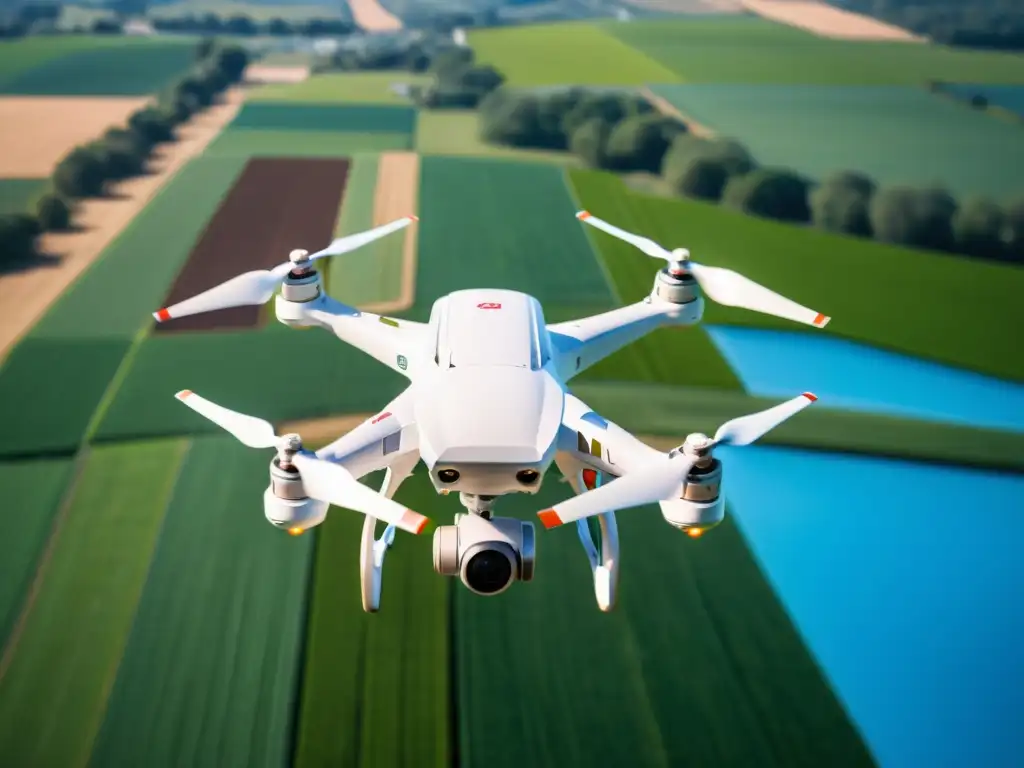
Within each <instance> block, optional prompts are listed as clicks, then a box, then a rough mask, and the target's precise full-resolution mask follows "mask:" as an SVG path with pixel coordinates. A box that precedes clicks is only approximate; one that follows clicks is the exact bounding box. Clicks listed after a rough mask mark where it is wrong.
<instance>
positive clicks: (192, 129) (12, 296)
mask: <svg viewBox="0 0 1024 768" xmlns="http://www.w3.org/2000/svg"><path fill="white" fill-rule="evenodd" d="M242 98H243V96H242V92H241V91H240V90H231V91H229V92H228V93H227V94H226V95H225V98H224V102H223V103H222V104H218V105H216V106H214V107H212V108H210V109H208V110H207V111H206V112H204V113H202V114H200V115H199V116H197V117H196V118H195V119H194V120H192V121H191V122H189V123H188V124H187V125H183V126H180V127H179V128H178V141H177V142H175V143H174V144H168V145H165V146H164V147H162V148H161V150H160V151H159V153H158V154H157V155H156V157H154V158H153V159H152V160H151V161H150V164H149V170H150V173H149V175H147V176H140V177H139V178H135V179H129V180H127V181H124V182H121V183H119V184H117V185H114V186H113V188H112V190H111V191H112V192H113V195H111V196H110V197H108V198H105V199H102V200H86V201H83V202H82V203H80V204H79V207H78V210H77V212H76V214H75V223H76V225H77V227H78V229H77V230H76V231H74V232H69V233H61V234H57V233H49V234H46V235H44V236H43V237H42V238H40V249H41V250H42V251H43V252H44V253H46V254H49V255H51V256H54V257H56V258H57V259H59V261H58V262H57V263H56V265H55V266H51V267H40V268H38V269H32V270H27V271H24V272H18V273H12V274H6V275H0V359H3V358H4V357H5V356H6V355H7V353H8V352H9V351H10V349H11V348H12V347H13V346H14V344H15V343H17V341H18V340H19V339H20V338H21V337H22V335H24V334H25V333H27V332H28V330H29V329H30V328H31V327H32V326H33V325H34V324H35V322H36V321H37V320H38V319H39V318H40V317H42V316H43V313H45V312H46V310H47V309H48V308H49V307H50V305H51V304H52V303H53V302H54V301H56V300H57V298H58V297H59V296H60V295H61V294H62V293H64V291H65V290H66V289H67V287H68V286H69V285H71V283H73V282H74V281H75V280H76V279H77V278H78V276H79V275H80V274H82V273H83V272H84V271H85V270H86V269H87V268H88V267H89V265H90V264H92V262H93V261H95V260H96V258H97V257H98V256H99V255H100V254H101V253H102V252H103V249H104V248H106V247H107V245H109V244H110V243H111V242H113V240H114V238H116V237H117V236H118V234H120V232H121V230H123V229H124V228H125V227H126V226H127V225H128V223H129V222H130V221H131V220H132V219H133V218H134V217H135V216H136V214H138V212H139V211H141V210H142V208H143V207H144V206H145V205H146V204H147V203H148V202H149V201H150V200H151V199H152V198H153V196H154V195H156V193H157V192H158V191H159V190H160V189H161V188H162V187H163V186H164V184H166V183H167V182H168V181H169V180H170V179H171V178H172V177H173V176H174V175H175V174H176V173H177V172H178V171H179V170H180V169H181V168H182V167H183V166H184V165H185V164H186V163H187V162H188V161H189V160H191V159H192V158H193V157H195V156H196V155H198V154H200V153H201V152H202V151H203V150H204V149H205V148H206V146H207V145H208V144H209V143H210V142H211V141H213V139H214V137H215V136H216V135H217V134H218V133H220V131H221V129H223V128H224V126H226V125H227V124H228V123H230V122H231V121H232V120H233V119H234V117H235V115H236V114H237V112H238V108H239V107H240V106H241V103H242ZM4 125H5V126H6V123H5V124H4ZM109 125H110V124H109V123H108V124H106V125H103V126H102V127H100V128H98V129H96V130H95V131H94V133H92V134H90V135H89V138H92V137H93V136H98V135H100V134H101V133H102V132H103V131H104V130H105V129H106V128H108V127H109ZM3 130H4V129H3V128H0V131H3ZM4 147H5V149H6V145H4ZM48 173H49V172H47V175H48Z"/></svg>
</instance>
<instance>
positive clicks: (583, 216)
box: [576, 211, 675, 261]
mask: <svg viewBox="0 0 1024 768" xmlns="http://www.w3.org/2000/svg"><path fill="white" fill-rule="evenodd" d="M576 218H577V219H579V220H580V221H584V222H586V223H587V224H589V225H590V226H592V227H596V228H597V229H600V230H601V231H602V232H607V233H608V234H609V235H611V236H612V237H617V238H619V240H624V241H625V242H627V243H629V244H630V245H634V246H636V247H637V248H639V249H640V250H641V251H643V252H644V253H646V254H647V255H648V256H653V257H654V258H656V259H664V260H665V261H675V257H673V256H672V254H671V253H670V252H669V251H667V250H665V249H664V248H662V247H661V246H660V245H658V244H657V243H656V242H654V241H653V240H651V239H649V238H646V237H640V236H639V235H634V234H633V233H632V232H627V231H626V230H624V229H619V228H618V227H615V226H612V225H611V224H609V223H608V222H607V221H604V220H602V219H599V218H597V216H594V215H593V214H592V213H590V211H577V212H576Z"/></svg>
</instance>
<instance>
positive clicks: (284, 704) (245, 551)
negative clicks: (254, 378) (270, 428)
mask: <svg viewBox="0 0 1024 768" xmlns="http://www.w3.org/2000/svg"><path fill="white" fill-rule="evenodd" d="M266 483H267V456H266V455H265V454H264V453H263V452H261V451H254V450H252V449H250V448H246V447H244V446H242V445H240V444H239V443H238V442H237V441H235V439H234V438H232V437H223V436H217V437H212V438H197V439H195V440H193V441H192V443H191V447H190V448H189V450H188V453H187V454H186V457H185V460H184V463H183V465H182V468H181V472H180V476H179V477H178V480H177V483H176V484H175V486H174V493H173V496H172V499H171V502H170V504H169V506H168V508H167V514H166V518H165V521H164V524H163V527H162V529H161V531H160V538H159V541H158V543H157V546H156V550H155V553H154V555H153V560H152V564H151V565H150V567H149V574H148V577H147V579H146V584H145V588H144V590H143V591H142V597H141V599H140V601H139V608H138V612H137V613H136V616H135V620H134V623H133V626H132V630H131V634H130V636H129V639H128V643H127V647H126V649H125V652H124V657H123V660H122V661H121V664H120V666H119V668H118V671H117V680H116V682H115V683H114V685H113V688H112V689H111V693H110V699H109V702H108V705H107V709H106V715H105V718H104V721H103V726H102V729H101V730H100V733H99V736H98V738H97V741H96V746H95V749H94V751H93V755H92V764H93V765H101V766H105V765H123V764H131V765H147V766H154V768H157V767H158V766H174V765H181V764H183V763H187V764H188V765H193V766H211V767H212V766H224V765H247V766H268V768H269V767H270V766H281V765H285V764H287V762H288V757H289V752H290V749H291V729H292V717H293V716H292V710H293V709H294V707H295V705H296V696H297V692H298V674H299V669H300V667H299V659H300V657H301V646H302V629H303V625H304V623H305V604H306V600H305V595H306V588H307V587H306V585H307V577H308V573H309V563H310V553H311V552H312V546H311V545H312V540H311V539H310V538H308V537H302V538H298V539H296V538H293V537H290V536H285V535H282V533H281V531H278V530H276V529H274V528H272V527H271V526H270V525H268V524H267V522H266V520H265V519H264V517H263V502H262V493H263V489H264V488H265V487H266ZM337 514H350V513H347V512H343V511H342V512H337ZM154 691H159V692H160V693H159V695H154Z"/></svg>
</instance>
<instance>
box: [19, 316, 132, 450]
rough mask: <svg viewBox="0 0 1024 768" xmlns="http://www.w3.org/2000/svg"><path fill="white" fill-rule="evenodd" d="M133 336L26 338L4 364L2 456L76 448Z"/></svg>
mask: <svg viewBox="0 0 1024 768" xmlns="http://www.w3.org/2000/svg"><path fill="white" fill-rule="evenodd" d="M130 346H131V342H130V341H129V340H128V339H117V338H113V339H109V338H108V339H40V338H33V337H31V336H30V337H28V338H26V339H24V340H23V341H22V342H21V343H20V344H19V345H18V346H17V347H15V348H14V351H13V352H11V355H10V357H8V358H7V360H5V361H4V363H3V367H2V368H0V402H2V403H3V407H2V413H3V428H2V429H0V456H32V455H39V454H44V453H65V454H70V453H73V452H74V451H75V450H76V449H77V448H78V445H79V444H80V443H81V442H82V439H83V438H84V437H85V430H86V428H87V427H88V425H89V421H90V420H91V419H92V415H93V412H94V411H95V410H96V408H97V406H98V405H99V403H100V400H102V399H103V394H104V393H105V392H106V390H107V387H108V386H109V385H110V382H111V380H112V379H113V378H114V374H115V373H116V372H117V369H118V366H120V365H121V360H122V359H124V356H125V354H126V353H127V352H128V349H129V347H130Z"/></svg>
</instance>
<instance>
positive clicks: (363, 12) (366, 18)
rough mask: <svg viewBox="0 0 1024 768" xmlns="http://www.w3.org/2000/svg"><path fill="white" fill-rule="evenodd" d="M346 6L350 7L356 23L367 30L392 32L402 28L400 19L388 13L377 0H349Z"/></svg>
mask: <svg viewBox="0 0 1024 768" xmlns="http://www.w3.org/2000/svg"><path fill="white" fill-rule="evenodd" d="M348 7H349V8H351V9H352V16H353V18H354V19H355V21H356V24H358V25H359V26H360V27H362V28H363V29H365V30H367V31H369V32H393V31H394V30H396V29H401V28H402V20H401V19H399V18H398V17H397V16H393V15H392V14H390V13H388V11H387V9H386V8H384V6H382V5H381V4H380V3H379V2H378V0H351V2H349V4H348Z"/></svg>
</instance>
